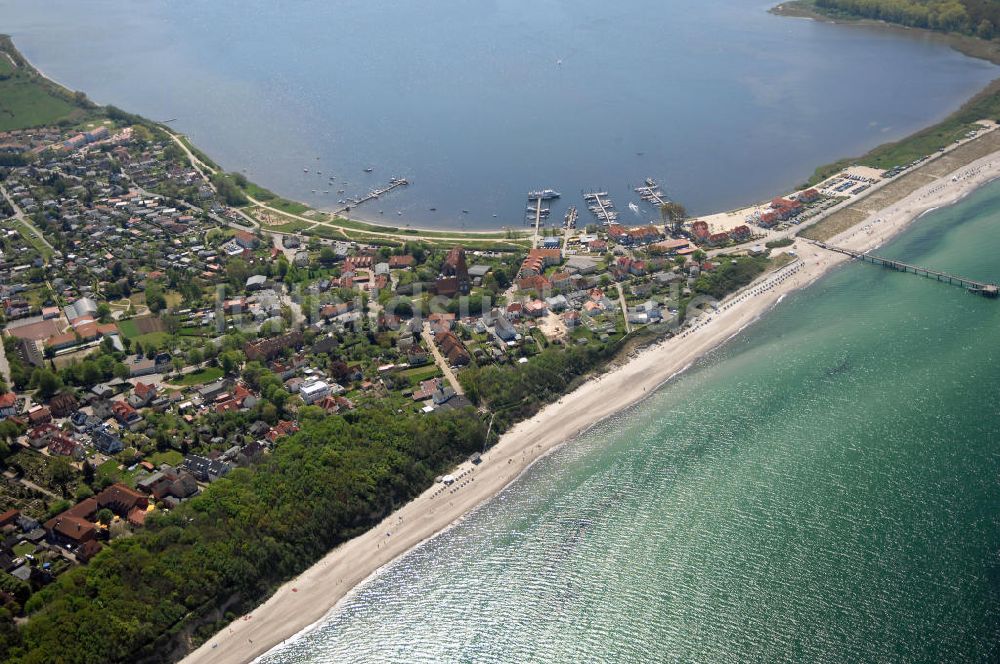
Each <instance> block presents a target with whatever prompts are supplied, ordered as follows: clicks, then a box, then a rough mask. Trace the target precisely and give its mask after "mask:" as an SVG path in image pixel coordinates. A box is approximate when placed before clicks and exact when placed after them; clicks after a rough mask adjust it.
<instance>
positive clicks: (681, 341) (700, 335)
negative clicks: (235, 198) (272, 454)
mask: <svg viewBox="0 0 1000 664" xmlns="http://www.w3.org/2000/svg"><path fill="white" fill-rule="evenodd" d="M997 178H1000V151H998V152H994V153H993V154H990V155H987V156H985V157H983V158H981V159H978V160H977V161H975V162H973V163H971V164H968V165H966V166H963V167H961V168H959V169H957V170H956V171H954V172H953V173H950V174H947V175H945V176H943V177H941V178H939V179H937V180H934V181H932V182H929V183H928V184H926V185H925V186H923V187H921V188H920V189H918V190H916V191H914V192H913V193H912V194H910V195H909V196H907V197H905V198H904V199H902V200H899V201H897V202H895V203H893V204H891V205H889V206H888V207H886V208H884V209H882V210H878V211H876V212H874V213H872V214H871V215H870V216H869V217H868V218H866V219H865V220H863V221H862V222H860V223H859V224H857V225H856V226H855V227H853V228H851V229H848V230H847V231H845V232H844V233H841V234H840V235H838V236H836V237H834V238H831V239H830V243H831V244H835V245H837V246H843V247H847V248H851V249H855V250H858V251H870V250H872V249H874V248H875V247H877V246H878V245H880V244H882V243H883V242H884V241H885V240H887V239H889V238H890V237H892V236H893V235H894V234H896V233H898V232H899V231H900V230H902V229H903V228H905V227H906V225H907V224H909V223H910V222H911V221H913V220H914V219H915V218H917V217H918V216H919V215H920V214H922V213H924V212H926V211H928V210H931V209H934V208H937V207H941V206H945V205H949V204H951V203H954V202H956V201H958V200H959V199H961V198H963V197H964V196H966V195H968V194H969V193H971V192H972V191H974V190H975V189H977V188H979V187H981V186H982V185H984V184H986V183H987V182H989V181H991V180H994V179H997ZM787 250H788V251H791V252H794V254H795V255H796V257H797V258H798V260H796V261H794V262H792V263H790V264H789V265H786V266H784V267H782V268H780V269H779V270H777V271H775V272H772V273H770V274H767V275H764V276H762V277H760V278H759V279H757V280H756V281H755V282H754V283H752V284H750V285H749V286H748V287H746V288H744V289H742V290H741V291H739V292H738V293H735V294H733V295H732V296H730V297H729V298H727V299H725V300H723V301H722V302H721V303H720V304H719V307H718V310H717V311H715V312H714V313H709V314H707V315H703V316H700V317H699V318H698V319H697V321H696V322H694V323H693V324H692V325H691V326H689V327H687V328H685V329H684V330H682V331H681V332H680V333H679V334H678V335H677V336H675V337H673V338H671V339H667V340H664V341H661V342H659V343H656V344H654V345H652V346H650V347H648V348H646V349H644V350H643V351H641V352H640V353H638V355H637V356H636V357H635V359H632V360H631V361H628V362H626V363H624V364H621V365H619V366H617V367H615V368H613V369H611V370H610V371H608V372H607V373H605V374H603V375H601V376H599V377H596V378H593V379H591V380H588V381H587V382H585V383H584V384H583V385H581V386H580V387H579V388H577V389H576V390H574V391H573V392H571V393H569V394H567V395H565V396H564V397H563V398H562V399H560V400H559V401H558V402H557V403H553V404H550V405H549V406H547V407H546V408H544V409H543V410H542V411H541V412H539V413H538V414H537V415H535V416H534V417H532V418H531V419H529V420H526V421H524V422H521V423H519V424H517V425H515V426H514V427H513V428H511V429H510V430H509V431H508V432H506V433H505V434H504V435H503V436H502V437H501V438H500V441H499V442H498V443H497V444H496V445H495V446H494V447H493V448H491V449H490V450H488V451H487V452H486V453H485V454H484V455H483V456H482V462H481V463H480V464H479V465H473V464H471V463H464V464H462V465H460V466H459V467H458V468H457V469H455V470H454V471H453V475H454V476H456V477H457V478H458V480H457V481H456V482H455V484H453V485H451V486H448V487H445V486H443V485H440V484H436V485H434V486H433V487H431V488H429V489H427V490H426V491H424V493H422V494H421V495H420V496H419V497H417V498H416V499H414V500H413V501H411V502H409V503H408V504H406V505H405V506H403V507H402V508H400V509H399V510H397V511H396V512H395V513H393V514H392V515H390V516H388V517H387V518H386V519H385V520H383V521H382V522H381V523H380V524H379V525H378V526H376V527H375V528H372V529H371V530H369V531H368V532H366V533H364V534H363V535H360V536H358V537H356V538H354V539H352V540H350V541H348V542H345V543H344V544H342V545H341V546H339V547H337V548H335V549H333V550H332V551H330V552H329V553H328V554H327V555H326V556H324V557H323V558H322V559H321V560H319V561H318V562H317V563H316V564H315V565H313V566H312V567H310V568H309V569H307V570H306V571H305V572H303V573H302V574H301V575H299V576H298V577H297V578H295V579H293V580H291V581H289V582H287V583H286V584H284V585H283V586H281V587H280V588H279V589H278V590H277V591H276V592H275V593H274V594H273V595H272V596H271V597H270V599H268V600H267V601H266V602H264V603H263V604H262V605H261V606H259V607H257V608H256V609H254V610H253V611H251V612H250V613H248V614H247V615H245V616H242V617H240V618H238V619H236V620H235V621H233V622H232V623H231V624H230V625H228V626H227V627H225V628H223V629H222V630H221V631H220V632H219V633H217V634H216V635H215V636H213V637H211V638H209V639H208V640H207V641H206V642H205V643H204V645H202V646H201V647H200V648H199V649H198V650H196V651H194V652H193V653H191V654H190V655H189V656H188V657H187V658H186V659H185V660H184V661H185V662H187V663H188V664H202V663H204V664H243V663H244V662H249V661H251V660H253V659H254V658H255V657H258V656H260V655H262V654H264V653H266V652H267V651H269V650H270V649H272V648H273V647H274V646H277V645H280V644H281V643H282V642H284V641H285V640H286V639H289V638H291V637H292V636H294V635H295V634H297V633H299V632H300V631H302V630H304V629H306V628H308V627H309V626H310V625H312V624H314V623H316V622H317V621H319V620H321V619H322V618H323V617H324V616H325V615H326V614H327V613H328V612H329V611H330V609H331V608H333V607H334V606H335V605H336V603H337V602H339V601H340V600H341V599H343V598H344V596H345V595H347V594H348V593H349V592H350V590H351V589H352V588H355V587H356V586H357V585H358V584H359V583H362V582H363V581H364V580H365V579H366V578H368V577H369V576H370V575H372V574H373V573H375V572H377V571H378V569H379V568H381V567H382V566H384V565H386V564H388V563H390V562H392V561H393V560H394V559H396V558H397V557H399V556H401V555H403V554H404V553H406V552H407V551H409V550H410V549H412V548H413V547H415V546H417V545H419V544H420V543H422V542H425V541H427V540H428V539H429V538H431V537H433V536H434V535H436V534H438V533H441V532H442V531H444V530H445V529H447V528H448V527H449V526H451V525H452V524H455V523H456V522H457V521H459V520H460V519H461V518H462V517H463V516H465V515H467V514H469V513H470V512H471V511H473V510H474V509H475V508H476V507H478V506H479V505H481V504H482V503H483V502H484V501H486V500H488V499H490V498H491V497H493V496H495V495H496V494H497V493H499V492H500V491H501V490H502V489H503V488H504V487H506V486H507V485H508V484H510V483H511V482H513V481H514V480H515V479H516V478H517V477H518V476H519V475H520V474H521V473H522V472H524V470H525V469H527V468H528V467H529V466H530V465H531V464H532V463H533V462H534V461H536V460H537V459H538V458H540V457H541V456H543V455H544V454H546V453H548V452H549V451H551V450H553V449H555V448H557V447H558V446H560V445H562V444H563V443H565V442H567V441H569V440H572V439H573V438H574V437H576V436H578V435H579V434H581V433H582V432H584V431H585V430H587V429H588V428H589V427H591V426H593V425H594V424H595V423H597V422H599V421H601V420H603V419H605V418H607V417H609V416H611V415H614V414H615V413H618V412H620V411H621V410H623V409H624V408H627V407H628V406H630V405H632V404H634V403H636V402H638V401H640V400H642V399H643V398H645V397H646V396H647V395H649V394H650V393H652V392H653V391H654V390H655V389H656V388H657V387H658V386H660V385H661V384H663V383H664V382H666V381H667V380H669V379H670V378H672V377H673V376H675V375H676V374H678V373H680V372H681V371H683V370H684V369H686V368H687V367H688V366H690V365H691V364H692V363H693V362H694V361H695V360H697V359H698V358H700V357H702V356H703V355H705V354H706V353H708V352H709V351H711V350H712V349H713V348H716V347H717V346H718V345H719V344H721V343H723V342H725V341H726V340H728V339H730V338H732V337H733V336H735V335H737V334H738V333H739V332H740V331H741V330H743V329H744V328H745V327H746V326H748V325H750V324H751V323H753V322H754V321H755V320H757V319H758V318H759V317H760V316H761V315H762V314H764V313H765V312H766V311H767V310H768V309H770V308H771V307H773V306H774V305H775V304H776V303H777V302H778V301H779V300H780V299H781V298H782V297H783V296H785V295H787V294H788V293H791V292H793V291H795V290H797V289H800V288H803V287H804V286H806V285H808V284H810V283H812V282H814V281H815V280H816V279H818V278H820V277H821V276H822V275H823V274H825V273H826V272H828V271H829V270H830V269H832V268H833V267H835V266H837V265H840V264H842V263H844V262H845V261H847V260H848V259H847V257H846V256H844V255H842V254H837V253H834V252H829V251H824V250H823V249H820V248H819V247H816V246H814V245H812V244H810V243H808V242H807V241H804V240H796V242H795V243H794V244H793V245H792V246H791V247H788V248H787Z"/></svg>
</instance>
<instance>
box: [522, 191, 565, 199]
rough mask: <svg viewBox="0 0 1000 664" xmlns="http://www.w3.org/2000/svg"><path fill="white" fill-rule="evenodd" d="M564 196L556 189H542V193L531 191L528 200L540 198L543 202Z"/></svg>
mask: <svg viewBox="0 0 1000 664" xmlns="http://www.w3.org/2000/svg"><path fill="white" fill-rule="evenodd" d="M560 196H562V194H560V193H559V192H558V191H556V190H555V189H542V190H541V191H529V192H528V198H540V199H542V200H543V201H550V200H552V199H553V198H559V197H560Z"/></svg>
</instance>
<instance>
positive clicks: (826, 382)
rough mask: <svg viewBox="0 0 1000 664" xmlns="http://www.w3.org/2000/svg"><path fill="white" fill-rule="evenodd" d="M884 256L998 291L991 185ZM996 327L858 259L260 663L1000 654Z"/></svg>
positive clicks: (947, 295) (920, 658) (982, 657)
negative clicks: (989, 285) (986, 282)
mask: <svg viewBox="0 0 1000 664" xmlns="http://www.w3.org/2000/svg"><path fill="white" fill-rule="evenodd" d="M880 253H884V254H887V255H890V256H895V257H898V258H901V259H906V260H908V261H911V262H914V263H917V264H921V265H925V266H928V267H935V268H938V269H943V270H949V271H953V272H955V273H958V274H962V275H965V276H969V277H973V278H976V277H978V278H981V279H988V280H998V279H1000V259H998V256H1000V183H995V184H993V185H991V186H989V187H987V188H984V189H982V190H980V191H979V192H977V193H976V194H975V195H973V196H971V197H969V198H968V199H966V200H965V201H963V202H962V203H960V204H959V205H957V206H955V207H952V208H948V209H945V210H941V211H938V212H935V213H933V214H931V215H928V216H926V217H924V218H923V219H921V220H920V221H918V222H917V223H916V224H915V225H914V226H912V227H911V229H910V230H908V231H907V232H906V233H905V234H904V235H902V236H900V237H899V238H898V239H897V240H895V241H894V242H892V243H891V244H890V245H889V246H887V247H884V248H883V249H882V250H881V251H880ZM998 331H1000V302H997V301H990V300H986V299H982V298H979V297H977V296H974V295H971V294H968V293H965V292H963V291H961V290H960V289H958V288H955V287H951V286H948V285H945V284H940V283H937V282H934V281H930V280H926V279H923V278H918V277H915V276H913V275H904V274H899V273H894V272H889V271H884V270H881V269H879V268H877V267H874V266H871V265H867V264H856V263H855V264H850V265H846V266H844V267H843V268H841V269H839V270H837V271H836V272H835V273H833V274H832V275H830V276H829V277H827V278H825V279H823V280H821V281H820V282H818V283H816V284H815V285H813V286H811V287H810V288H808V289H806V290H804V291H802V292H799V293H797V294H794V295H791V296H789V297H788V298H787V299H786V300H785V301H784V302H782V303H781V304H780V305H779V306H778V307H777V308H776V309H774V310H773V311H772V312H771V313H770V314H768V315H767V316H766V317H765V318H764V319H762V320H761V321H760V322H759V323H757V324H756V325H754V326H752V327H751V328H749V329H748V330H746V331H745V333H743V334H742V335H740V336H739V337H737V338H735V339H734V340H732V341H731V342H730V343H728V344H727V345H725V346H724V347H722V348H721V349H719V350H718V351H717V352H715V353H713V354H712V355H711V356H710V357H708V358H706V359H705V360H703V361H701V362H699V363H698V364H697V365H696V367H694V368H693V369H692V370H691V371H689V372H687V373H686V374H684V375H682V376H681V377H680V378H679V379H677V380H675V381H673V382H672V383H670V384H669V385H668V386H666V387H665V388H664V389H662V390H661V391H659V392H658V393H657V394H655V395H654V396H653V397H652V398H650V399H648V400H647V401H645V402H644V403H642V404H640V405H638V406H636V407H634V408H632V409H630V410H628V411H627V412H624V413H622V414H620V415H619V416H617V417H615V418H613V419H612V420H609V421H606V422H604V423H603V424H601V425H599V426H598V427H597V428H596V429H594V430H593V431H591V432H590V433H588V434H586V435H585V436H583V437H582V438H580V439H579V440H576V441H574V442H572V443H571V444H569V445H567V446H565V447H564V448H562V449H561V450H559V451H557V452H556V453H554V454H552V455H551V456H550V457H548V458H546V459H544V460H542V461H541V462H539V463H538V464H536V465H535V466H534V467H533V468H532V469H531V470H530V471H529V472H528V473H527V474H526V475H525V476H524V477H523V478H522V479H520V480H519V481H518V482H516V483H515V484H514V485H512V486H511V487H509V488H508V489H507V490H506V491H504V492H503V493H502V494H501V495H499V496H498V497H497V498H495V499H494V500H492V501H490V502H488V503H487V504H485V505H484V506H483V507H482V508H480V509H479V510H477V511H476V512H475V513H474V514H472V515H471V516H470V517H469V518H468V519H467V520H465V521H464V522H462V523H460V524H459V525H458V526H456V527H455V528H453V529H452V530H450V531H448V532H447V533H445V534H444V535H442V536H441V537H438V538H437V539H435V540H433V541H431V542H430V543H428V544H426V545H425V546H423V547H421V548H419V549H417V550H415V551H413V552H411V553H410V554H409V555H407V556H405V557H403V558H402V559H400V560H399V561H398V562H397V563H395V564H393V565H391V566H390V567H388V568H387V569H386V570H385V571H384V573H382V574H381V575H379V576H378V577H376V578H374V579H373V580H371V581H370V582H369V583H367V584H366V585H364V586H362V587H361V588H360V589H359V590H358V592H357V593H356V594H355V595H353V596H352V597H351V598H349V599H348V600H347V601H346V602H345V603H344V604H343V605H342V606H341V607H340V608H339V609H338V610H337V611H336V612H334V613H333V614H332V615H331V616H329V617H328V619H327V620H326V621H325V622H324V623H323V624H322V625H321V627H320V628H318V629H317V630H315V631H313V632H311V633H308V634H307V635H304V636H303V637H301V638H299V639H298V640H296V641H294V642H293V643H291V644H289V645H288V646H286V647H284V648H282V649H278V650H275V651H274V652H272V653H270V654H269V655H268V656H266V657H265V658H264V660H263V661H264V662H266V663H267V664H278V663H282V664H286V663H287V664H293V663H294V664H305V663H319V662H324V663H325V662H384V661H399V662H439V661H455V662H535V661H545V662H578V661H588V662H649V661H676V662H748V661H749V662H776V661H801V662H984V661H996V657H997V653H998V645H1000V633H998V625H1000V622H998V621H1000V601H998V600H1000V560H998V551H1000V509H998V508H1000V449H998V445H1000V350H998V343H1000V333H998Z"/></svg>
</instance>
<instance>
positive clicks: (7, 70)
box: [0, 53, 17, 76]
mask: <svg viewBox="0 0 1000 664" xmlns="http://www.w3.org/2000/svg"><path fill="white" fill-rule="evenodd" d="M15 71H17V68H16V67H14V62H13V61H12V60H11V59H10V58H9V57H7V54H6V53H4V54H3V55H0V76H10V75H11V74H13V73H14V72H15Z"/></svg>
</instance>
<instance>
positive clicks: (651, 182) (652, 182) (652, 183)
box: [646, 178, 656, 187]
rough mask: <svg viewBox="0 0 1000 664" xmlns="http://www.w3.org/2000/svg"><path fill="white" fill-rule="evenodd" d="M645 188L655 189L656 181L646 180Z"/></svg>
mask: <svg viewBox="0 0 1000 664" xmlns="http://www.w3.org/2000/svg"><path fill="white" fill-rule="evenodd" d="M646 186H647V187H655V186H656V180H654V179H653V178H646Z"/></svg>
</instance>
